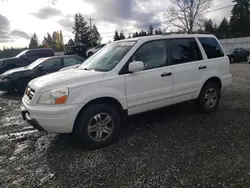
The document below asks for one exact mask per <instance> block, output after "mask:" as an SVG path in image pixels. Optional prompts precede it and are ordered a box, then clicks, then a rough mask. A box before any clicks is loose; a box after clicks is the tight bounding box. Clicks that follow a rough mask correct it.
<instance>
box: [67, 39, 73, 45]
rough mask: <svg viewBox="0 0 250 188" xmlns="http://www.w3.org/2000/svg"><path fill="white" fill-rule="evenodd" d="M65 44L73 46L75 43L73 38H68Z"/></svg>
mask: <svg viewBox="0 0 250 188" xmlns="http://www.w3.org/2000/svg"><path fill="white" fill-rule="evenodd" d="M67 45H68V46H74V45H75V42H74V41H73V39H69V41H68V43H67Z"/></svg>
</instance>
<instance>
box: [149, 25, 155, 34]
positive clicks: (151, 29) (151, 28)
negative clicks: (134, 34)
mask: <svg viewBox="0 0 250 188" xmlns="http://www.w3.org/2000/svg"><path fill="white" fill-rule="evenodd" d="M153 33H154V28H153V26H152V25H150V26H149V28H148V35H153Z"/></svg>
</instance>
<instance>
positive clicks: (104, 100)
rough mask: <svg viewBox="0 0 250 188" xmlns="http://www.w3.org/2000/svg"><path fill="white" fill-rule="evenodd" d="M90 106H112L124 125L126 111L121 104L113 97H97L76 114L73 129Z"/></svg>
mask: <svg viewBox="0 0 250 188" xmlns="http://www.w3.org/2000/svg"><path fill="white" fill-rule="evenodd" d="M92 104H104V105H112V106H113V107H115V108H116V109H117V110H118V112H119V114H120V116H121V121H122V122H121V123H122V124H124V123H125V122H126V119H127V115H128V110H127V109H124V108H123V106H122V104H121V103H120V102H119V101H118V100H117V99H115V98H113V97H99V98H96V99H93V100H91V101H89V102H88V103H86V104H85V105H84V106H83V107H82V108H81V110H80V111H79V112H78V114H77V116H76V119H75V122H74V128H75V125H76V122H77V121H78V120H79V119H80V117H81V115H82V114H83V113H84V111H85V110H86V109H87V108H88V107H89V106H90V105H92ZM74 128H73V129H74ZM73 131H74V130H73Z"/></svg>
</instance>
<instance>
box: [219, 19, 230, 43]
mask: <svg viewBox="0 0 250 188" xmlns="http://www.w3.org/2000/svg"><path fill="white" fill-rule="evenodd" d="M229 32H230V28H229V23H228V21H227V19H226V18H223V19H222V21H221V23H220V25H219V27H218V29H217V33H216V36H217V37H218V38H220V39H223V38H229V37H230V35H229Z"/></svg>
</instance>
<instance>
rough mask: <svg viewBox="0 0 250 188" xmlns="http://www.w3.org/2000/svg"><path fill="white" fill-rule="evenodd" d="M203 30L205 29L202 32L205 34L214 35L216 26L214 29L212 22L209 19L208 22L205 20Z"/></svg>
mask: <svg viewBox="0 0 250 188" xmlns="http://www.w3.org/2000/svg"><path fill="white" fill-rule="evenodd" d="M204 28H205V30H204V31H205V33H209V34H215V33H216V29H217V26H216V28H215V25H214V23H213V21H212V20H211V19H209V20H206V21H205V22H204Z"/></svg>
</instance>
